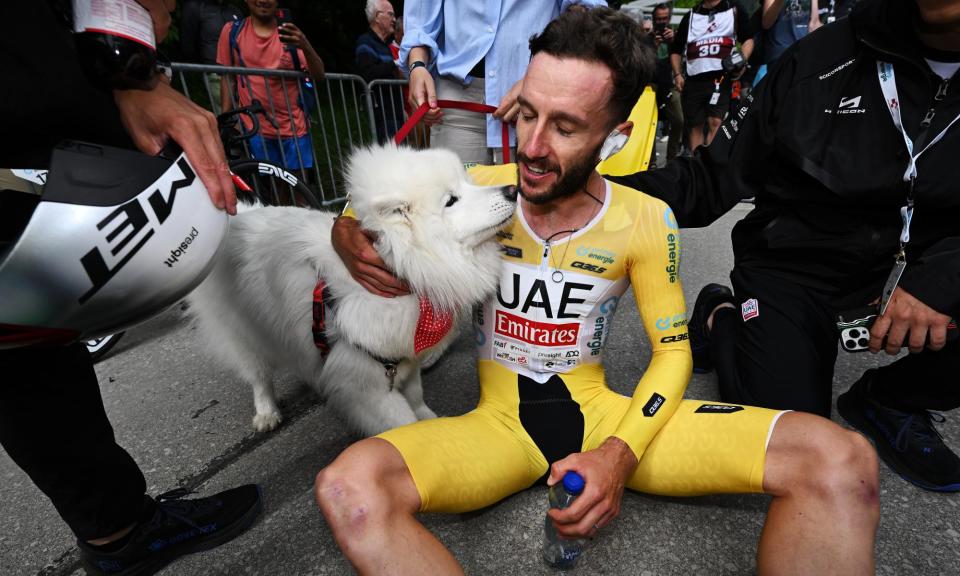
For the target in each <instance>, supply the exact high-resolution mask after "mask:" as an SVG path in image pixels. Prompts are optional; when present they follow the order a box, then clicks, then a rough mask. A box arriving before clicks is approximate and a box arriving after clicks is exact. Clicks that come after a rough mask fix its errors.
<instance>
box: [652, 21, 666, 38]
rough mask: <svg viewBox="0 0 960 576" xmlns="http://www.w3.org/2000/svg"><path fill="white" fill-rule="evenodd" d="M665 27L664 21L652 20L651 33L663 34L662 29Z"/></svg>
mask: <svg viewBox="0 0 960 576" xmlns="http://www.w3.org/2000/svg"><path fill="white" fill-rule="evenodd" d="M666 29H667V23H666V22H654V23H653V33H654V34H656V35H657V36H663V33H664V31H665V30H666Z"/></svg>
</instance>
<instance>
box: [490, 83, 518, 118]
mask: <svg viewBox="0 0 960 576" xmlns="http://www.w3.org/2000/svg"><path fill="white" fill-rule="evenodd" d="M521 88H523V80H517V83H516V84H514V85H513V88H510V91H509V92H507V93H506V94H504V96H503V100H501V101H500V105H499V106H497V109H496V111H494V113H493V117H494V118H499V119H500V120H501V121H502V122H504V123H506V124H512V123H513V122H516V120H517V115H518V114H520V104H519V102H517V97H518V96H520V89H521Z"/></svg>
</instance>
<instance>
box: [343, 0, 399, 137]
mask: <svg viewBox="0 0 960 576" xmlns="http://www.w3.org/2000/svg"><path fill="white" fill-rule="evenodd" d="M366 13H367V22H368V23H369V24H370V28H369V29H367V31H366V32H364V33H363V34H361V35H360V36H359V37H358V38H357V47H356V49H355V51H354V61H353V62H354V65H355V66H356V69H357V73H358V74H359V75H360V76H362V77H363V80H364V81H365V82H367V83H369V82H372V81H374V80H394V79H398V78H403V74H402V72H401V71H400V69H399V68H397V64H396V62H395V57H394V55H393V52H392V51H391V49H390V44H391V42H392V41H393V32H394V29H395V26H396V22H397V17H396V14H394V12H393V5H392V4H390V2H389V0H367V7H366ZM372 95H373V119H374V125H375V126H376V129H377V142H379V143H381V144H382V143H384V142H386V141H387V140H389V139H390V138H392V137H393V135H394V134H396V133H397V130H399V129H400V125H401V123H402V122H403V93H402V91H401V90H400V87H399V86H389V85H387V86H384V85H381V86H378V87H377V89H376V90H374V91H373V93H372Z"/></svg>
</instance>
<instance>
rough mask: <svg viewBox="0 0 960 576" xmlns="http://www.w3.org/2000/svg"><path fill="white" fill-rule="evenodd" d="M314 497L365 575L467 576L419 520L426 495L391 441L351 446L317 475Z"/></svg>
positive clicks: (334, 533)
mask: <svg viewBox="0 0 960 576" xmlns="http://www.w3.org/2000/svg"><path fill="white" fill-rule="evenodd" d="M314 495H315V496H316V499H317V504H319V506H320V511H321V512H322V513H323V515H324V517H325V518H326V519H327V524H329V526H330V528H331V530H332V531H333V537H334V538H335V539H336V541H337V544H338V545H339V546H340V549H341V550H343V553H344V554H345V555H346V556H347V559H349V560H350V563H351V564H353V566H354V568H356V570H357V571H358V572H359V573H360V574H462V573H463V570H462V569H461V568H460V565H459V564H457V561H456V560H455V559H454V557H453V555H452V554H450V551H449V550H447V549H446V548H445V547H444V546H443V544H441V543H440V541H439V540H437V539H436V538H435V537H434V536H433V534H431V533H430V531H429V530H427V529H426V528H425V527H424V526H423V525H422V524H420V523H419V522H418V521H417V519H416V516H415V515H416V513H417V512H418V511H419V510H420V494H419V493H418V492H417V487H416V485H414V483H413V477H411V476H410V472H409V470H408V469H407V465H406V463H405V462H404V461H403V457H402V456H401V455H400V452H399V451H398V450H397V449H396V448H394V447H393V445H391V444H390V443H389V442H387V441H386V440H381V439H380V438H368V439H366V440H361V441H360V442H357V443H356V444H354V445H352V446H350V447H349V448H347V449H346V450H344V452H343V453H342V454H340V456H338V457H337V459H336V460H334V461H333V463H332V464H330V465H329V466H327V467H326V468H324V469H323V470H321V471H320V473H319V474H317V479H316V482H315V484H314Z"/></svg>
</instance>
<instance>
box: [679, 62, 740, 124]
mask: <svg viewBox="0 0 960 576" xmlns="http://www.w3.org/2000/svg"><path fill="white" fill-rule="evenodd" d="M715 80H716V78H714V77H713V76H712V75H709V74H708V75H705V76H691V77H689V78H687V80H686V83H685V84H684V85H683V98H682V99H681V100H682V103H683V121H684V124H686V125H687V126H698V125H700V124H703V123H705V122H706V121H707V118H708V117H711V118H723V117H724V115H726V113H727V109H728V108H729V107H730V82H729V81H728V80H726V79H724V80H723V82H721V83H720V99H719V100H718V101H717V103H716V104H710V98H711V97H712V96H713V92H714V90H716V83H715Z"/></svg>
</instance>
